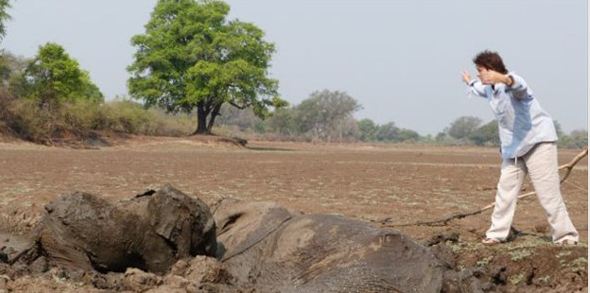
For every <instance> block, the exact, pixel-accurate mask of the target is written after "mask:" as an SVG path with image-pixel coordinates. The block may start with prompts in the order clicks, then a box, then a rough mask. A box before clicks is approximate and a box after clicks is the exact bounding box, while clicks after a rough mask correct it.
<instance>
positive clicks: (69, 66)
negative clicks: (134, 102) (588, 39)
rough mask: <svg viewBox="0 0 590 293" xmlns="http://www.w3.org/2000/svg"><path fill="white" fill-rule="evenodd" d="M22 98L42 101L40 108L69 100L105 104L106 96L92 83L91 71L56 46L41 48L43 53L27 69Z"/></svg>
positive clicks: (49, 45)
mask: <svg viewBox="0 0 590 293" xmlns="http://www.w3.org/2000/svg"><path fill="white" fill-rule="evenodd" d="M20 82H21V83H22V86H20V88H21V91H22V92H21V93H19V94H20V95H22V96H25V97H28V98H32V99H36V100H39V102H40V105H44V106H45V105H50V104H51V105H55V104H59V103H62V102H65V101H74V100H92V101H97V102H99V101H102V100H103V95H102V93H101V92H100V90H99V89H98V87H97V86H96V85H95V84H94V83H92V81H91V80H90V76H89V74H88V72H86V71H84V70H82V69H81V68H80V65H79V64H78V61H76V60H75V59H73V58H71V57H70V56H69V54H68V53H67V52H66V51H65V49H64V48H63V47H62V46H60V45H58V44H55V43H47V44H45V45H43V46H41V47H39V52H38V53H37V56H35V58H34V59H33V60H31V61H30V62H29V63H28V64H27V67H26V69H25V70H24V72H23V74H22V76H21V81H20Z"/></svg>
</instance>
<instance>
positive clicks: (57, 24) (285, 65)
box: [3, 0, 588, 134]
mask: <svg viewBox="0 0 590 293" xmlns="http://www.w3.org/2000/svg"><path fill="white" fill-rule="evenodd" d="M226 2H227V3H228V4H230V6H231V13H230V18H239V19H240V20H242V21H248V22H253V23H255V24H256V25H258V26H259V27H260V28H261V29H263V30H264V31H265V32H266V33H267V37H266V39H267V40H268V41H271V42H274V43H275V44H276V47H277V52H276V54H275V55H274V57H273V62H272V64H273V65H272V68H271V73H272V77H273V78H276V79H278V80H279V84H280V93H281V95H282V97H283V98H285V99H286V100H288V101H289V102H291V103H293V104H296V103H298V102H300V101H301V100H303V99H305V98H307V97H308V96H309V94H310V93H311V92H313V91H315V90H322V89H329V90H340V91H346V92H347V93H349V94H350V95H351V96H353V97H355V98H356V99H357V100H358V101H359V102H360V103H361V104H362V106H363V110H361V111H359V112H358V113H356V115H355V117H357V118H371V119H373V120H375V121H376V122H378V123H386V122H389V121H393V122H395V123H396V124H397V125H398V126H400V127H404V128H410V129H414V130H416V131H418V132H420V133H421V134H436V133H437V132H439V131H441V130H442V129H443V128H444V127H446V126H448V125H449V123H450V122H451V121H453V120H454V119H456V118H457V117H459V116H464V115H473V116H478V117H480V118H482V119H483V120H485V121H489V120H491V119H493V116H492V114H491V111H490V109H489V106H488V105H487V103H486V102H485V101H484V100H482V99H478V98H471V99H469V98H467V95H466V94H465V87H464V85H463V84H462V82H461V77H460V72H461V70H462V69H464V68H466V69H469V70H471V71H472V72H473V71H474V69H473V65H472V63H471V59H472V58H473V56H474V55H475V54H476V53H477V52H479V51H481V50H484V49H492V50H497V51H499V52H500V53H501V55H502V56H503V57H504V61H505V63H506V65H507V67H508V69H509V70H513V71H515V72H516V73H518V74H520V75H522V76H523V77H524V78H525V79H526V80H527V82H528V83H529V85H530V87H531V88H532V89H533V91H534V92H535V95H536V97H537V98H538V99H539V101H540V102H541V105H542V106H543V108H545V110H547V111H548V112H549V113H550V114H551V115H552V116H553V118H554V119H556V120H558V121H559V122H560V123H561V124H562V126H563V128H564V130H566V131H571V130H573V129H579V128H587V116H588V113H587V111H588V110H587V109H588V106H587V97H586V92H587V89H588V72H587V64H588V60H587V58H588V57H587V54H588V48H587V43H588V42H587V37H588V32H587V29H588V25H587V20H588V16H587V12H588V9H587V1H585V0H553V1H548V0H526V1H525V0H520V1H502V0H495V1H491V0H446V1H440V0H431V1H426V0H403V1H402V0H399V1H398V0H389V1H386V0H382V1H378V0H341V1H335V0H315V1H312V0H297V1H293V0H292V1H283V0H231V1H226ZM155 3H156V1H155V0H124V1H122V0H118V1H115V0H101V1H98V0H94V1H90V0H86V1H80V0H17V1H13V7H12V9H11V10H10V14H11V15H12V20H11V21H10V22H8V23H7V33H8V34H7V36H6V38H5V40H4V42H3V46H4V47H6V48H7V49H8V50H9V51H11V52H13V53H15V54H17V55H22V56H25V57H32V56H34V55H35V53H36V51H37V49H38V47H39V45H41V44H44V43H46V42H49V41H51V42H57V43H59V44H61V45H63V46H64V47H65V48H66V50H67V51H68V52H69V53H70V55H71V56H72V57H74V58H76V59H77V60H78V61H79V62H80V64H81V66H82V67H83V68H84V69H86V70H88V71H89V72H90V75H91V78H92V79H93V80H94V81H95V83H96V84H97V85H98V86H99V87H100V89H101V90H102V92H103V93H104V94H105V95H106V96H107V98H112V97H114V96H115V95H126V94H127V86H126V81H127V78H128V73H127V71H126V67H127V66H128V65H129V64H130V63H131V60H132V54H133V52H134V48H133V47H131V45H130V38H131V36H133V35H134V34H138V33H142V32H144V29H143V26H144V25H145V24H146V23H147V21H148V19H149V16H150V13H151V11H152V9H153V7H154V5H155Z"/></svg>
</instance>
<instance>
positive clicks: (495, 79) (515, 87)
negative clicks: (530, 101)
mask: <svg viewBox="0 0 590 293" xmlns="http://www.w3.org/2000/svg"><path fill="white" fill-rule="evenodd" d="M479 78H480V79H481V81H482V83H483V84H498V83H503V84H505V85H506V86H507V89H508V91H509V92H511V94H512V95H513V96H514V97H515V98H517V99H523V98H526V97H527V84H526V82H525V81H524V79H523V78H522V77H520V76H518V75H516V74H514V73H512V72H510V73H508V74H502V73H499V72H496V71H493V70H486V71H483V72H481V73H480V75H479Z"/></svg>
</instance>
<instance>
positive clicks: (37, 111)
mask: <svg viewBox="0 0 590 293" xmlns="http://www.w3.org/2000/svg"><path fill="white" fill-rule="evenodd" d="M0 78H1V81H2V89H1V94H0V132H3V133H5V134H6V133H8V134H12V135H14V136H17V137H20V138H23V139H26V140H29V141H33V142H39V143H45V144H51V143H55V142H59V141H61V140H67V139H70V140H76V139H78V140H84V139H89V138H93V137H96V136H98V135H99V132H105V131H106V132H113V133H120V134H143V135H160V136H183V135H190V134H191V133H193V132H194V131H195V129H194V127H195V126H194V125H195V119H196V118H195V117H196V113H194V111H193V112H188V113H183V112H179V113H169V112H168V111H166V110H165V109H161V108H159V107H151V108H146V107H145V106H144V105H142V104H141V103H137V102H133V101H131V100H129V99H125V98H116V99H114V100H112V101H107V102H105V101H104V98H103V95H102V93H101V92H100V90H99V88H98V87H97V86H96V85H95V84H94V83H93V82H92V81H91V79H90V77H89V74H88V73H87V72H86V71H84V70H82V69H80V68H79V65H78V62H77V61H76V60H75V59H73V58H71V57H70V56H69V55H68V54H67V53H66V52H65V50H64V49H63V48H62V47H61V46H59V45H57V44H54V43H48V44H46V45H44V46H42V47H41V48H40V49H39V52H38V55H37V56H35V57H34V58H33V59H26V58H22V57H18V56H15V55H13V54H11V53H9V52H7V51H4V52H2V54H1V55H0ZM360 109H362V106H361V105H360V104H359V102H358V101H357V100H356V99H355V98H353V97H351V96H350V95H348V94H347V93H346V92H342V91H329V90H322V91H316V92H313V93H311V94H310V96H309V97H308V98H307V99H305V100H303V101H302V102H301V103H299V104H296V105H292V106H286V107H281V108H278V109H275V110H274V111H273V112H271V113H269V115H267V116H266V118H265V119H262V118H260V116H258V115H256V114H255V113H254V111H253V110H252V109H251V108H246V109H238V108H236V107H233V106H231V105H230V104H224V105H223V106H222V107H221V109H220V113H219V115H218V117H217V125H216V126H215V127H214V128H213V132H214V133H217V134H222V135H230V136H244V137H246V138H248V137H250V138H258V139H268V140H290V141H313V142H382V143H422V144H444V145H481V146H497V145H498V144H499V140H498V126H497V123H496V121H490V122H488V123H483V121H482V120H481V119H479V118H477V117H469V116H466V117H459V118H457V119H456V120H454V121H452V122H451V123H450V124H449V125H448V127H446V128H445V129H443V130H442V131H441V132H440V133H438V134H437V135H436V136H432V135H420V134H419V133H418V132H416V131H414V130H411V129H407V128H402V127H398V126H397V125H396V124H395V123H394V122H388V123H384V124H378V123H375V122H374V121H373V120H371V119H361V120H357V119H355V118H354V113H355V112H357V111H358V110H360ZM555 125H556V128H557V131H558V135H559V138H560V140H559V144H560V145H561V146H562V147H568V148H580V147H584V146H586V145H587V144H588V139H587V131H586V130H574V131H572V132H571V133H569V134H566V133H564V132H563V131H562V130H561V126H560V124H559V123H558V122H557V121H555Z"/></svg>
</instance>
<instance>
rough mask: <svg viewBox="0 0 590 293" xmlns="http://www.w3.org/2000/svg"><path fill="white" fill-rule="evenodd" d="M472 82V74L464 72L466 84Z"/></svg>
mask: <svg viewBox="0 0 590 293" xmlns="http://www.w3.org/2000/svg"><path fill="white" fill-rule="evenodd" d="M470 81H471V74H469V71H467V70H463V82H464V83H465V84H469V82H470Z"/></svg>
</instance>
